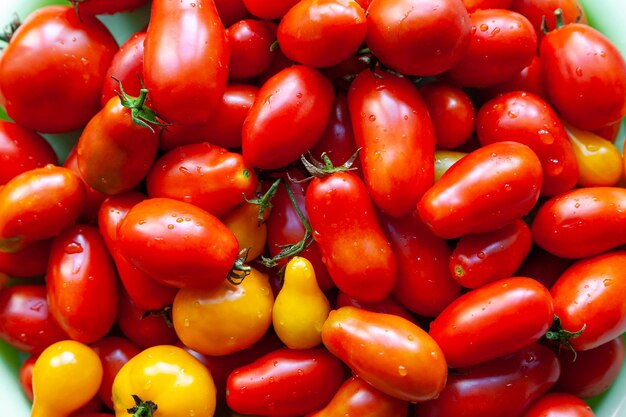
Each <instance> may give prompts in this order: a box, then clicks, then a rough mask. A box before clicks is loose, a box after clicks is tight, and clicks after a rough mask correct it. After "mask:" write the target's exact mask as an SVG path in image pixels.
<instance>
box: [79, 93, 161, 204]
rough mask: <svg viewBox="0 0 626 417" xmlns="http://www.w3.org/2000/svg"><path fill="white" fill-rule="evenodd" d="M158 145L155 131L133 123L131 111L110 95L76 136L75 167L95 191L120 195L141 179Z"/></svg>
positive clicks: (152, 160)
mask: <svg viewBox="0 0 626 417" xmlns="http://www.w3.org/2000/svg"><path fill="white" fill-rule="evenodd" d="M158 147H159V136H158V133H157V131H156V130H155V129H154V128H148V127H146V126H140V125H138V124H137V123H135V122H134V121H133V117H132V115H131V110H130V109H128V108H126V107H124V106H123V105H122V102H121V100H120V98H119V97H113V98H111V99H110V100H109V101H108V102H107V104H106V105H105V106H104V108H103V109H102V110H100V111H99V112H98V113H97V114H96V115H95V116H94V117H93V118H92V119H91V120H90V121H89V123H88V124H87V126H85V129H84V130H83V132H82V133H81V135H80V137H79V138H78V143H77V145H76V157H77V160H78V169H79V171H80V173H81V177H82V178H83V179H84V180H85V182H86V183H87V184H89V186H90V187H92V188H94V189H95V190H97V191H100V192H102V193H104V194H107V195H114V194H120V193H123V192H126V191H130V190H132V189H133V188H135V187H136V186H137V185H138V184H139V183H140V182H141V181H142V180H143V179H144V178H145V176H146V175H147V174H148V171H149V170H150V167H151V166H152V164H153V163H154V159H155V157H156V154H157V150H158Z"/></svg>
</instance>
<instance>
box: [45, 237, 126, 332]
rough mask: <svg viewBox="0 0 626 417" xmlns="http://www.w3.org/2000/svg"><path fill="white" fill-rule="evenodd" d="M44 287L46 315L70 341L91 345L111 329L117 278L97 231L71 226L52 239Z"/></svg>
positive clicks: (114, 312) (115, 302) (115, 300)
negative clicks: (49, 315) (53, 320)
mask: <svg viewBox="0 0 626 417" xmlns="http://www.w3.org/2000/svg"><path fill="white" fill-rule="evenodd" d="M46 285H47V291H48V302H49V305H50V312H51V313H52V315H53V316H54V318H55V319H56V320H57V321H58V322H59V324H60V325H61V328H62V329H63V330H64V331H65V332H66V333H67V334H68V335H69V336H70V337H71V338H72V339H74V340H77V341H79V342H82V343H91V342H94V341H96V340H98V339H100V338H101V337H102V336H104V335H105V334H107V333H108V331H109V330H110V329H111V326H113V323H114V322H115V316H116V314H117V276H116V274H115V266H114V265H113V262H112V260H111V258H110V257H109V253H108V251H107V248H106V245H105V244H104V240H103V239H102V236H100V233H98V229H96V228H94V227H91V226H80V225H78V226H73V227H71V228H69V229H68V230H66V231H65V232H63V233H61V234H60V235H58V236H57V237H55V238H54V241H53V242H52V251H51V252H50V262H49V263H48V273H47V274H46Z"/></svg>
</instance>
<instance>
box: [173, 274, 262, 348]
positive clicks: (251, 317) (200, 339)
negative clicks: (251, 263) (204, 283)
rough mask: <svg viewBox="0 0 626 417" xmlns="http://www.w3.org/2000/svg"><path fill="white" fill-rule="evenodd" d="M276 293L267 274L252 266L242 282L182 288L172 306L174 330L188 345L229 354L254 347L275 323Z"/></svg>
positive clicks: (225, 282)
mask: <svg viewBox="0 0 626 417" xmlns="http://www.w3.org/2000/svg"><path fill="white" fill-rule="evenodd" d="M273 304H274V296H273V295H272V289H271V287H270V283H269V279H268V277H267V275H265V274H263V273H261V272H259V271H257V270H255V269H252V270H251V272H250V275H248V276H247V277H246V278H244V280H243V282H242V283H241V284H239V285H233V284H231V283H230V282H228V281H226V280H224V282H223V283H222V285H221V286H219V287H217V288H211V289H198V288H183V289H181V290H180V291H178V293H177V295H176V298H175V299H174V304H173V306H172V315H173V317H172V318H173V322H174V329H175V330H176V333H177V334H178V337H179V338H180V340H181V341H182V342H183V343H184V344H185V345H186V346H188V347H189V348H191V349H193V350H196V351H198V352H200V353H204V354H205V355H228V354H229V353H233V352H237V351H239V350H242V349H245V348H248V347H250V346H252V345H253V344H254V343H255V342H256V341H258V340H259V339H261V337H263V335H264V334H265V333H266V331H267V329H268V328H269V327H270V324H271V323H272V305H273Z"/></svg>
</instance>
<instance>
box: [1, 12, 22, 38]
mask: <svg viewBox="0 0 626 417" xmlns="http://www.w3.org/2000/svg"><path fill="white" fill-rule="evenodd" d="M21 24H22V22H21V21H20V18H19V16H18V15H17V13H13V18H12V19H11V21H10V22H9V23H7V24H6V25H5V26H4V28H3V29H2V31H1V32H0V41H4V42H6V43H9V41H10V40H11V38H12V37H13V34H14V33H15V31H16V30H17V28H19V27H20V25H21Z"/></svg>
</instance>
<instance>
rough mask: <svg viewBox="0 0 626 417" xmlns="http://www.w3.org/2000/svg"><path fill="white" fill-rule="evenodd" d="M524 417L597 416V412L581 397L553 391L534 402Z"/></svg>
mask: <svg viewBox="0 0 626 417" xmlns="http://www.w3.org/2000/svg"><path fill="white" fill-rule="evenodd" d="M522 417H595V414H594V412H593V411H591V407H589V405H587V403H585V402H584V401H583V400H581V399H580V398H578V397H575V396H574V395H570V394H561V393H557V392H551V393H548V394H546V395H544V396H543V397H541V398H539V399H538V400H537V401H535V402H534V403H532V405H531V406H530V407H528V408H527V409H526V410H525V411H524V413H523V414H522Z"/></svg>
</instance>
